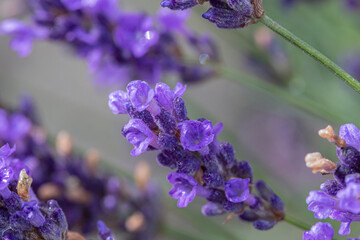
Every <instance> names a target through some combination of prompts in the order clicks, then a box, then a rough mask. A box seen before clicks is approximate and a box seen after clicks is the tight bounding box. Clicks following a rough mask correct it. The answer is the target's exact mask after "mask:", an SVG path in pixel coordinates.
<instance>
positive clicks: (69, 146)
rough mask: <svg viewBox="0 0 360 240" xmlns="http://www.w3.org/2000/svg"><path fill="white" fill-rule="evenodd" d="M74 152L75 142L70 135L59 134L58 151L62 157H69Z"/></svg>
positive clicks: (63, 132) (57, 139) (57, 140)
mask: <svg viewBox="0 0 360 240" xmlns="http://www.w3.org/2000/svg"><path fill="white" fill-rule="evenodd" d="M72 150H73V142H72V139H71V136H70V134H69V133H67V132H65V131H61V132H59V134H58V135H57V138H56V151H57V152H58V154H59V155H61V156H69V155H70V154H71V152H72Z"/></svg>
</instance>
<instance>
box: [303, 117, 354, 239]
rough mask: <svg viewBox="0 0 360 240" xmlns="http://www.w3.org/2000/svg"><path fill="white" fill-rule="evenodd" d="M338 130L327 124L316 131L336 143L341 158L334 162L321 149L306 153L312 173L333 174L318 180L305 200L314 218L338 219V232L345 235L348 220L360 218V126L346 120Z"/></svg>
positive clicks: (348, 229) (350, 221)
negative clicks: (316, 185)
mask: <svg viewBox="0 0 360 240" xmlns="http://www.w3.org/2000/svg"><path fill="white" fill-rule="evenodd" d="M339 132H340V133H339V136H337V135H336V134H335V132H334V130H333V128H332V127H331V126H328V127H327V128H325V129H322V130H320V131H319V135H320V136H321V137H323V138H326V139H328V140H329V141H330V142H332V143H334V144H335V145H336V146H337V154H338V157H339V159H340V162H338V163H337V164H335V163H333V162H331V161H330V160H328V159H325V158H323V157H322V156H321V154H320V153H310V154H308V155H307V156H306V157H305V161H306V165H307V167H309V168H311V169H312V170H313V173H316V172H321V173H322V174H333V176H334V179H332V180H328V181H326V182H324V183H323V184H321V186H320V189H321V191H311V192H310V194H309V196H308V197H307V199H306V203H307V204H308V209H309V210H310V211H312V212H314V216H315V217H316V218H318V219H325V218H331V219H334V220H337V221H340V222H341V227H340V229H339V232H338V233H339V234H340V235H348V234H350V231H351V230H350V225H351V223H352V222H355V221H356V222H358V221H360V151H359V150H360V130H359V129H358V128H357V127H356V126H355V125H354V124H350V123H349V124H345V125H342V126H341V127H340V131H339ZM315 229H317V228H315ZM314 231H315V230H314ZM319 231H320V230H319ZM306 239H308V238H306Z"/></svg>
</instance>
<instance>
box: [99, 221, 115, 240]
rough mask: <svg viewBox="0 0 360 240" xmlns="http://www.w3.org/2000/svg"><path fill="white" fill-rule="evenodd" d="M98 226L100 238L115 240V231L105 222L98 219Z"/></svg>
mask: <svg viewBox="0 0 360 240" xmlns="http://www.w3.org/2000/svg"><path fill="white" fill-rule="evenodd" d="M97 227H98V231H99V233H98V236H99V238H100V240H114V239H115V238H114V237H113V233H112V232H111V231H110V229H109V228H108V227H106V225H105V223H104V222H103V221H98V223H97Z"/></svg>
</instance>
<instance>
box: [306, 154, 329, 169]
mask: <svg viewBox="0 0 360 240" xmlns="http://www.w3.org/2000/svg"><path fill="white" fill-rule="evenodd" d="M305 163H306V167H308V168H310V169H311V170H312V172H313V173H317V172H320V173H321V174H329V173H333V172H334V171H335V169H336V164H335V163H333V162H332V161H330V160H328V159H326V158H324V157H323V156H322V155H321V154H320V153H318V152H315V153H309V154H307V155H306V156H305Z"/></svg>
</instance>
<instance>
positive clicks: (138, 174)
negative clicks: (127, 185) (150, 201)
mask: <svg viewBox="0 0 360 240" xmlns="http://www.w3.org/2000/svg"><path fill="white" fill-rule="evenodd" d="M150 177H151V169H150V166H149V164H148V163H147V162H144V161H141V162H139V163H138V164H137V165H136V168H135V172H134V178H135V182H136V184H137V185H138V186H139V187H140V188H141V189H145V188H146V186H147V184H148V182H149V179H150Z"/></svg>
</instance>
